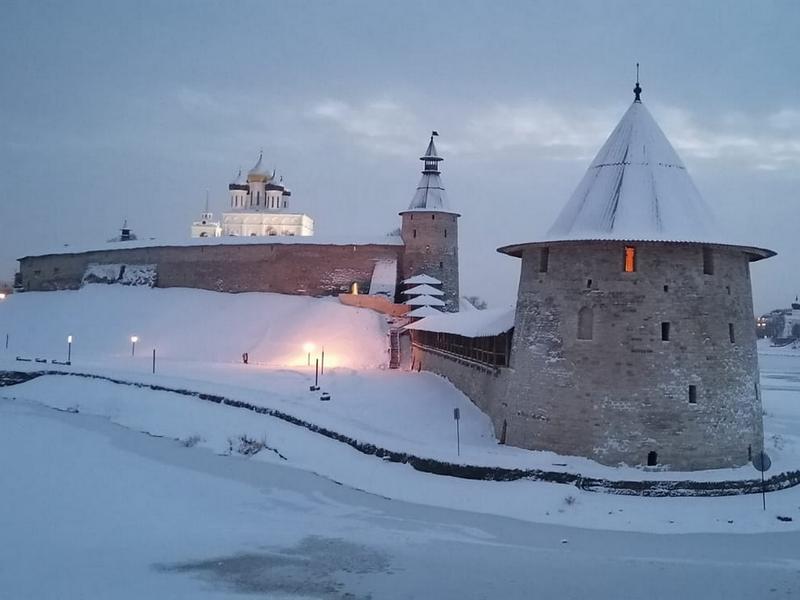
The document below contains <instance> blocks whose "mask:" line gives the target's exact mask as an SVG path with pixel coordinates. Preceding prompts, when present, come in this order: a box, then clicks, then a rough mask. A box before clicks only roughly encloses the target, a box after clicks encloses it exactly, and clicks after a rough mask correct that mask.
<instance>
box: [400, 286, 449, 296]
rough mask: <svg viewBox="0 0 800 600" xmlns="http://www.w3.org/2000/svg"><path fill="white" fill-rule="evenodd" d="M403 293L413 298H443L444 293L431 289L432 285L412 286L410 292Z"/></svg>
mask: <svg viewBox="0 0 800 600" xmlns="http://www.w3.org/2000/svg"><path fill="white" fill-rule="evenodd" d="M403 293H404V294H408V295H409V296H415V295H420V296H421V295H425V296H444V292H443V291H442V290H439V289H436V288H435V287H433V286H432V285H428V284H427V283H423V284H422V285H417V286H414V287H412V288H411V289H410V290H406V291H404V292H403Z"/></svg>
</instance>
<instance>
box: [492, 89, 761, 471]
mask: <svg viewBox="0 0 800 600" xmlns="http://www.w3.org/2000/svg"><path fill="white" fill-rule="evenodd" d="M634 91H635V92H636V100H635V101H634V102H633V104H632V105H631V107H630V108H629V109H628V111H627V112H626V113H625V115H624V116H623V117H622V120H621V121H620V123H619V124H618V125H617V127H616V129H614V131H613V133H612V134H611V136H610V137H609V139H608V140H607V141H606V143H605V145H604V146H603V147H602V149H601V150H600V152H599V153H598V155H597V157H596V158H595V159H594V161H593V162H592V164H591V165H590V167H589V169H588V171H587V173H586V175H585V176H584V178H583V180H582V181H581V183H580V185H579V186H578V188H577V189H576V190H575V192H574V194H573V196H572V198H571V199H570V201H569V202H568V203H567V205H566V206H565V207H564V209H563V211H562V213H561V214H560V216H559V217H558V218H557V220H556V222H555V223H554V225H553V226H552V228H551V229H550V231H549V232H548V234H547V236H546V237H545V239H544V240H542V241H537V242H533V243H526V244H518V245H513V246H506V247H503V248H500V249H499V251H500V252H503V253H505V254H509V255H511V256H516V257H519V258H521V259H522V270H521V276H520V285H519V290H518V296H517V307H516V317H515V325H514V341H513V348H512V353H511V365H510V366H511V373H512V375H511V377H510V378H509V384H508V394H507V397H506V398H504V399H503V400H502V401H500V400H498V404H500V405H501V406H502V411H503V412H504V413H505V416H504V419H505V420H506V421H507V432H506V440H507V443H508V444H511V445H515V446H522V447H526V448H532V449H541V450H552V451H555V452H558V453H559V454H566V455H577V456H585V457H589V458H592V459H594V460H597V461H599V462H601V463H604V464H608V465H617V464H620V463H624V464H628V465H650V466H655V465H661V466H664V467H666V468H671V469H679V470H697V469H712V468H721V467H733V466H738V465H743V464H745V463H746V462H747V461H748V460H749V459H750V457H751V455H752V453H753V452H757V451H759V450H761V448H762V445H763V429H762V415H761V391H760V389H759V372H758V357H757V353H756V332H755V325H754V312H753V301H752V294H751V286H750V268H749V264H750V262H753V261H756V260H760V259H763V258H768V257H770V256H773V255H774V252H772V251H770V250H764V249H761V248H756V247H751V246H746V245H737V244H733V243H730V241H728V240H725V239H722V238H721V236H720V235H719V233H718V229H717V228H716V227H715V226H714V224H713V220H712V218H711V215H710V211H709V210H708V209H707V207H706V205H705V203H704V201H703V199H702V198H701V197H700V194H699V192H698V191H697V189H696V188H695V186H694V184H693V182H692V181H691V178H690V177H689V174H688V173H687V171H686V168H685V167H684V165H683V163H682V162H681V160H680V159H679V158H678V156H677V154H676V153H675V151H674V150H673V148H672V146H671V145H670V143H669V142H668V141H667V139H666V137H665V136H664V134H663V133H662V131H661V130H660V129H659V127H658V125H657V124H656V123H655V121H654V120H653V118H652V117H651V116H650V113H649V112H648V111H647V109H646V108H645V106H644V105H643V104H642V103H641V100H640V98H639V96H640V93H641V88H640V87H639V84H638V82H637V84H636V89H635V90H634Z"/></svg>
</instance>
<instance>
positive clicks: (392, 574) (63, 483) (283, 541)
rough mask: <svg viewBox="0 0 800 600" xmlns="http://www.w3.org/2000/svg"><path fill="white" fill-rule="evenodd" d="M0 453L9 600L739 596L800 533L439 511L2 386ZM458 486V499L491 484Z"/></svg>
mask: <svg viewBox="0 0 800 600" xmlns="http://www.w3.org/2000/svg"><path fill="white" fill-rule="evenodd" d="M53 393H54V394H58V393H59V392H58V390H53ZM140 395H141V396H142V397H143V396H146V394H144V393H141V394H140ZM135 398H136V397H134V398H132V400H135ZM160 399H161V400H163V401H164V402H168V403H169V402H171V399H169V398H160ZM109 400H110V401H111V402H112V403H114V404H116V401H115V400H114V399H113V398H109ZM156 409H157V408H156ZM234 414H235V412H231V413H230V414H228V413H226V412H223V411H219V412H218V414H217V415H216V416H217V417H219V418H221V421H222V428H225V427H230V428H231V429H232V430H234V431H237V432H239V433H241V432H243V431H245V430H246V429H244V428H248V430H250V431H252V432H253V433H254V434H255V435H259V436H260V435H263V434H265V433H266V435H267V441H268V442H269V443H272V444H277V443H279V440H278V439H277V438H278V437H279V436H281V435H282V432H281V431H277V432H273V430H272V428H271V427H270V426H269V425H265V424H264V423H259V422H257V421H256V422H254V421H253V419H252V418H248V419H247V420H243V421H242V422H241V423H234V422H233V421H232V420H231V419H232V418H234V417H233V415H234ZM226 415H227V416H226ZM209 416H213V415H209ZM242 427H244V428H242ZM54 442H57V444H58V449H57V451H54ZM21 449H24V451H21ZM0 456H2V457H4V458H7V457H11V458H12V459H11V460H7V461H5V462H4V463H3V475H4V478H6V479H7V480H8V481H13V482H14V485H9V486H6V487H5V488H4V489H3V494H2V495H0V531H2V532H3V543H2V544H0V589H2V590H3V597H8V598H14V599H15V600H29V599H30V600H33V599H36V600H46V599H50V598H53V599H55V598H114V599H115V600H134V599H136V600H138V599H140V598H192V599H194V600H221V599H223V598H224V599H231V600H232V599H235V598H320V599H325V600H342V599H344V598H353V599H355V598H370V597H371V598H383V599H394V598H397V599H399V598H460V599H463V600H477V599H479V598H493V597H503V598H527V597H530V590H531V589H536V591H537V593H538V595H539V596H541V597H544V598H584V597H591V598H594V599H597V600H611V599H617V598H620V597H626V598H627V597H630V598H645V597H654V598H655V597H658V598H691V597H696V596H702V597H705V598H726V599H735V598H766V597H771V596H774V597H791V596H792V595H793V594H794V592H795V591H796V587H797V556H798V555H800V538H799V537H798V536H797V535H792V534H788V535H787V534H786V533H768V534H762V535H757V536H740V535H731V534H730V533H721V534H717V535H702V536H696V535H669V536H654V535H645V534H631V533H620V532H613V531H598V530H596V529H594V530H584V529H579V528H578V527H577V526H576V524H574V523H570V524H568V525H542V524H536V523H530V522H524V521H520V520H512V519H507V518H498V517H495V516H491V515H486V514H478V513H475V512H466V511H460V510H451V509H441V508H434V507H431V506H426V505H422V504H415V503H406V502H402V501H398V500H393V499H388V498H383V497H381V496H378V495H375V494H370V493H365V492H362V491H359V490H357V489H353V488H351V487H348V486H346V485H338V484H337V483H335V482H332V481H328V480H326V479H324V478H322V477H319V476H317V475H314V474H313V473H308V472H303V471H301V470H298V469H296V468H292V467H291V466H287V462H288V461H282V460H281V459H279V458H277V457H276V456H275V455H274V454H272V453H270V452H266V453H264V452H262V453H260V454H258V455H256V456H255V457H252V458H243V457H241V456H236V455H234V456H224V455H223V456H220V455H217V454H216V453H214V452H213V451H211V450H210V449H209V448H207V447H202V446H195V447H192V448H186V447H184V446H183V445H182V444H180V443H177V442H175V441H174V440H172V439H169V438H156V437H152V436H147V435H144V434H142V433H139V432H138V431H132V430H130V429H126V428H123V427H120V426H118V425H115V424H113V423H112V422H110V421H109V419H108V418H106V417H95V416H92V415H90V414H87V413H83V412H81V413H77V414H73V413H64V412H58V411H54V410H50V409H47V408H44V407H41V406H37V405H35V404H31V403H29V402H27V401H23V400H18V401H9V400H0ZM339 458H344V459H345V460H346V461H347V462H351V461H352V459H353V458H355V459H357V458H358V457H346V456H345V457H339ZM371 462H372V463H373V464H374V465H375V467H374V469H373V471H374V472H375V473H380V472H381V471H384V470H392V471H395V472H396V473H397V475H398V477H399V478H400V479H402V480H403V482H404V483H406V484H416V485H420V482H411V481H407V480H405V476H404V475H405V474H404V469H402V468H394V469H392V467H393V466H392V465H386V464H383V463H381V462H380V461H377V460H375V459H372V460H371ZM360 466H362V467H363V466H365V465H360ZM364 473H368V472H367V471H365V472H364ZM364 473H362V474H364ZM367 478H368V475H367ZM458 483H462V482H455V484H456V485H455V486H454V487H453V488H452V496H453V497H454V499H457V498H458V497H461V496H468V495H469V494H470V493H471V491H472V490H471V489H470V488H471V487H478V488H481V487H487V486H486V484H482V483H481V482H473V483H476V484H477V485H476V486H468V485H467V486H459V485H457V484H458ZM435 486H436V487H438V486H437V485H436V484H435ZM422 487H424V482H422ZM494 487H499V488H503V487H505V486H503V485H502V484H500V485H495V486H494ZM512 487H526V488H529V486H512ZM529 492H532V493H530V495H529V496H528V498H527V503H528V510H529V512H532V513H539V512H542V514H544V513H543V511H547V512H550V513H551V514H559V515H561V516H562V519H563V520H565V521H569V520H570V519H571V517H572V516H573V515H574V516H576V517H577V519H576V521H578V522H580V521H582V520H584V518H585V517H583V516H582V513H583V512H584V510H585V507H584V504H583V503H584V502H585V498H584V497H581V496H578V497H577V499H576V501H575V502H574V503H573V504H571V505H568V504H566V503H565V501H564V498H565V495H562V494H555V495H552V496H551V495H550V494H540V493H537V491H536V490H535V488H529ZM750 499H751V500H752V498H750ZM769 500H770V501H771V500H772V499H771V498H770V499H769ZM559 511H560V512H559ZM609 511H610V512H612V513H613V514H612V515H604V516H602V517H601V518H602V519H605V520H612V519H615V520H617V521H622V522H624V521H625V520H626V519H627V518H628V514H627V511H628V506H623V505H619V506H613V507H609ZM754 512H755V511H754ZM758 512H760V508H759V509H758ZM715 513H716V511H715V510H709V511H708V512H707V514H706V517H707V518H708V519H710V520H711V519H713V518H714V515H715ZM768 514H769V513H768ZM769 516H770V518H771V520H773V521H774V520H775V519H774V516H773V515H772V514H769ZM726 525H728V526H729V527H732V526H731V525H729V524H726ZM563 541H566V542H567V543H562V542H563ZM542 574H547V576H542ZM621 581H622V582H624V590H625V592H624V594H622V595H621V593H620V590H621V588H620V582H621ZM653 590H658V593H657V594H656V595H653Z"/></svg>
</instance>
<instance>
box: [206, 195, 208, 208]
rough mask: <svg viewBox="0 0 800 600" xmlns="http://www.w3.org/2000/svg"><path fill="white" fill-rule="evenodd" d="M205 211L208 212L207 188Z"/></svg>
mask: <svg viewBox="0 0 800 600" xmlns="http://www.w3.org/2000/svg"><path fill="white" fill-rule="evenodd" d="M206 212H208V190H206Z"/></svg>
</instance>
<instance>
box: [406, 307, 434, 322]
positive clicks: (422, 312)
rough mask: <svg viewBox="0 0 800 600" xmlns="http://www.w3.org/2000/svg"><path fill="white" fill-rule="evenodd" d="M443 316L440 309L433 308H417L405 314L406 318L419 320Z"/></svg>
mask: <svg viewBox="0 0 800 600" xmlns="http://www.w3.org/2000/svg"><path fill="white" fill-rule="evenodd" d="M440 314H442V311H440V310H439V309H436V308H433V307H432V306H420V307H419V308H415V309H414V310H410V311H408V312H407V313H406V314H404V315H403V316H404V317H416V318H418V319H421V318H424V317H430V316H436V315H440Z"/></svg>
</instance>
